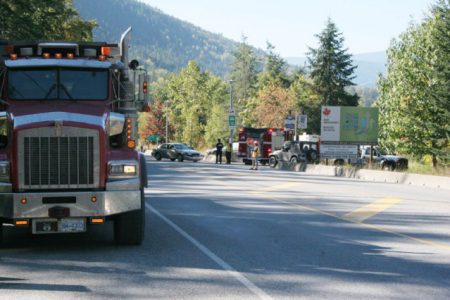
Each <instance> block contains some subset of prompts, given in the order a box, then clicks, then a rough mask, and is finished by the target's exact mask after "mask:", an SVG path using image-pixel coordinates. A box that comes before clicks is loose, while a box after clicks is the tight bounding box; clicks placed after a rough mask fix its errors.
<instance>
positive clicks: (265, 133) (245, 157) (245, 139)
mask: <svg viewBox="0 0 450 300" xmlns="http://www.w3.org/2000/svg"><path fill="white" fill-rule="evenodd" d="M291 138H292V132H290V131H285V130H284V129H282V128H250V127H241V128H239V146H238V152H237V157H238V158H240V159H242V161H243V162H244V163H245V164H251V161H252V158H251V151H252V149H253V143H254V142H255V141H258V143H259V147H260V149H261V151H260V156H259V158H258V161H259V162H261V164H262V165H266V164H267V163H268V162H269V156H270V154H271V153H272V152H274V151H276V150H279V149H281V147H282V146H283V143H284V142H285V141H287V140H290V139H291Z"/></svg>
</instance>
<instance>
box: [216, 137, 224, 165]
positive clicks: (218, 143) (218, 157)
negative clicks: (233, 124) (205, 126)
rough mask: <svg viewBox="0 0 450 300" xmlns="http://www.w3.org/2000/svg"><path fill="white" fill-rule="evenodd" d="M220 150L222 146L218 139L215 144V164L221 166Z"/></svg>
mask: <svg viewBox="0 0 450 300" xmlns="http://www.w3.org/2000/svg"><path fill="white" fill-rule="evenodd" d="M222 148H223V144H222V142H221V141H220V139H218V140H217V144H216V164H217V163H219V162H220V163H221V164H222Z"/></svg>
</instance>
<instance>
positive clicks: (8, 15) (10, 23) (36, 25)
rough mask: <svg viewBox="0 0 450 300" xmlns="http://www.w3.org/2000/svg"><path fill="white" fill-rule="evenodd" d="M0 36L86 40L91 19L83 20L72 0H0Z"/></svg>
mask: <svg viewBox="0 0 450 300" xmlns="http://www.w3.org/2000/svg"><path fill="white" fill-rule="evenodd" d="M0 22H1V23H0V38H2V39H6V40H14V41H19V40H39V39H43V40H69V41H90V40H92V29H93V28H94V27H95V26H96V22H95V21H85V20H83V19H82V18H81V17H80V16H79V15H78V12H77V11H76V10H75V8H74V6H73V2H72V0H2V1H0Z"/></svg>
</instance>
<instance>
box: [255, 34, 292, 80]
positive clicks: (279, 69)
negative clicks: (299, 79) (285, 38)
mask: <svg viewBox="0 0 450 300" xmlns="http://www.w3.org/2000/svg"><path fill="white" fill-rule="evenodd" d="M286 68H287V65H286V61H285V60H284V59H283V58H282V57H281V56H280V55H279V54H278V53H276V52H275V46H274V45H272V44H271V43H269V42H267V55H266V64H265V67H264V72H263V73H262V74H260V78H259V83H260V85H261V86H262V87H264V86H266V85H270V84H273V83H275V84H276V85H280V86H283V87H289V85H290V82H289V80H288V78H287V75H286Z"/></svg>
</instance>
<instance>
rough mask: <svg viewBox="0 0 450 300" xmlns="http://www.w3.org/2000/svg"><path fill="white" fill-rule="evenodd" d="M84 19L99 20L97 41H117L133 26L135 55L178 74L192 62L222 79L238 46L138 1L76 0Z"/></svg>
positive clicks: (147, 62)
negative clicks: (232, 53)
mask: <svg viewBox="0 0 450 300" xmlns="http://www.w3.org/2000/svg"><path fill="white" fill-rule="evenodd" d="M74 4H75V7H76V8H77V10H78V11H79V13H80V15H81V16H82V17H83V18H84V19H88V20H90V19H95V20H97V24H98V26H97V27H96V28H95V29H94V40H105V41H117V40H118V39H119V38H120V35H121V33H122V32H123V31H125V30H126V29H127V28H128V27H129V26H132V27H133V38H132V43H133V50H132V51H133V54H134V55H135V56H136V57H137V58H138V59H139V60H140V61H141V62H142V63H145V64H146V65H147V66H154V67H156V68H159V69H165V70H168V71H171V72H178V71H180V70H181V68H183V67H185V66H186V65H187V63H188V61H190V60H195V61H197V62H198V64H199V66H200V67H201V68H202V69H205V70H208V71H211V72H213V73H215V74H216V75H221V76H223V75H224V74H226V73H228V71H229V66H230V62H231V52H232V51H233V50H234V49H235V48H236V47H237V43H236V42H233V41H231V40H229V39H226V38H224V37H222V36H221V35H219V34H213V33H210V32H208V31H205V30H202V29H201V28H199V27H196V26H194V25H192V24H190V23H187V22H184V21H181V20H179V19H176V18H174V17H171V16H168V15H166V14H164V13H163V12H161V11H159V10H157V9H154V8H152V7H150V6H149V5H146V4H143V3H140V2H137V1H135V0H95V1H92V0H75V1H74Z"/></svg>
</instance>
